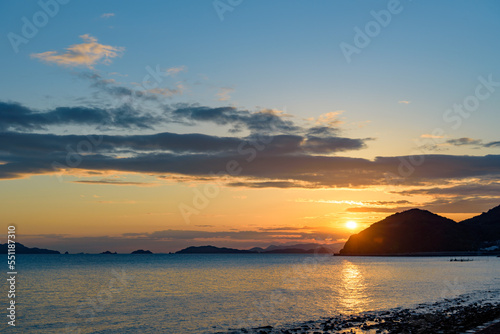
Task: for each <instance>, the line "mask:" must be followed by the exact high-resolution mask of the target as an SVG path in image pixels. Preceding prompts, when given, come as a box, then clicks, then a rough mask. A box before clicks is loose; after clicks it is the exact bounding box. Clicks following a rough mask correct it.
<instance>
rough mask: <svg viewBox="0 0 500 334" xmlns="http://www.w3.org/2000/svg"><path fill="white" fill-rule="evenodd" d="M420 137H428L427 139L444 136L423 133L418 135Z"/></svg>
mask: <svg viewBox="0 0 500 334" xmlns="http://www.w3.org/2000/svg"><path fill="white" fill-rule="evenodd" d="M420 138H429V139H442V138H444V136H438V135H433V134H429V133H424V134H423V135H420Z"/></svg>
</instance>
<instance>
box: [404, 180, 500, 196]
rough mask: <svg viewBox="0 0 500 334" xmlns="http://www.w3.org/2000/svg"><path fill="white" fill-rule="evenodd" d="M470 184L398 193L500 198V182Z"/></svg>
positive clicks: (473, 182) (474, 181)
mask: <svg viewBox="0 0 500 334" xmlns="http://www.w3.org/2000/svg"><path fill="white" fill-rule="evenodd" d="M470 182H471V183H470V184H461V185H456V186H447V187H432V188H420V189H411V190H405V191H399V192H396V193H398V194H400V195H407V196H412V195H431V196H436V195H439V196H440V197H441V196H452V197H454V196H497V197H499V198H500V182H490V183H483V182H480V180H471V181H470Z"/></svg>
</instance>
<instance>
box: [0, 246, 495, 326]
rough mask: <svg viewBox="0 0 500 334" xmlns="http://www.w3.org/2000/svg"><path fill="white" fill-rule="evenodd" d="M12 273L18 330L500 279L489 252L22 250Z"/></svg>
mask: <svg viewBox="0 0 500 334" xmlns="http://www.w3.org/2000/svg"><path fill="white" fill-rule="evenodd" d="M18 272H19V276H18V282H17V289H18V293H17V298H16V300H17V303H18V308H17V312H18V313H17V314H18V318H17V325H18V326H17V328H16V330H17V331H18V332H22V333H213V332H217V331H224V330H228V329H230V328H241V327H247V326H251V327H256V326H261V325H284V324H289V323H294V322H300V321H307V320H316V319H319V318H322V317H327V316H335V315H338V314H339V313H343V314H349V313H358V312H364V311H369V310H382V309H390V308H395V307H412V306H415V305H416V304H419V303H427V302H433V301H438V300H442V299H443V298H453V297H456V296H459V295H463V294H468V293H472V292H478V291H482V293H479V294H478V295H484V294H492V295H495V294H497V295H498V293H499V288H500V258H494V257H475V258H474V261H471V262H450V261H449V258H447V257H446V258H445V257H433V258H387V257H333V256H326V255H316V256H315V255H284V254H283V255H257V254H256V255H254V254H234V255H233V254H231V255H160V254H158V255H156V254H155V255H24V256H19V262H18ZM5 322H6V321H5ZM1 328H5V324H2V327H1Z"/></svg>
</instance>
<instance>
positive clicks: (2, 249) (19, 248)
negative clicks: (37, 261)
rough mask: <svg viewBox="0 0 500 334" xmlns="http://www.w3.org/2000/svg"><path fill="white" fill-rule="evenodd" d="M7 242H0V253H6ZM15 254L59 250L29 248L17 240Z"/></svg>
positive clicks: (53, 252)
mask: <svg viewBox="0 0 500 334" xmlns="http://www.w3.org/2000/svg"><path fill="white" fill-rule="evenodd" d="M8 249H9V247H8V244H0V254H7V253H8ZM16 254H61V253H60V252H59V251H56V250H50V249H44V248H36V247H33V248H30V247H26V246H24V245H23V244H20V243H19V242H16Z"/></svg>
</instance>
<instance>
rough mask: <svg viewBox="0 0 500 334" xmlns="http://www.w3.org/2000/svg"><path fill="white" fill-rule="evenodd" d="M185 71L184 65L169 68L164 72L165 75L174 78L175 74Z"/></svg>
mask: <svg viewBox="0 0 500 334" xmlns="http://www.w3.org/2000/svg"><path fill="white" fill-rule="evenodd" d="M185 71H187V67H186V66H184V65H182V66H179V67H171V68H169V69H167V70H166V72H167V75H170V76H175V75H176V74H177V73H180V72H185Z"/></svg>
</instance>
